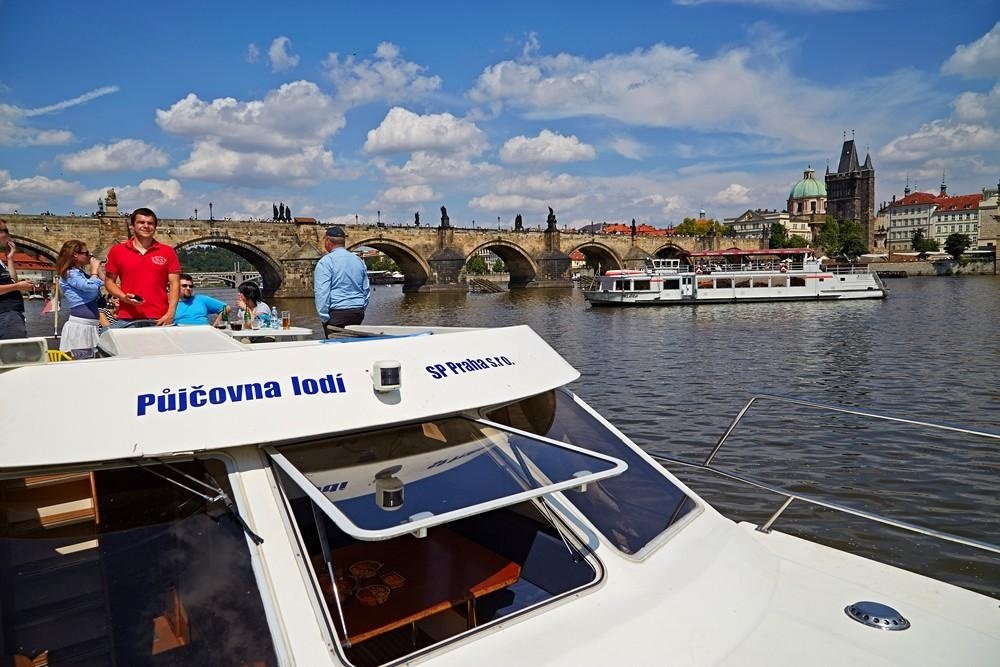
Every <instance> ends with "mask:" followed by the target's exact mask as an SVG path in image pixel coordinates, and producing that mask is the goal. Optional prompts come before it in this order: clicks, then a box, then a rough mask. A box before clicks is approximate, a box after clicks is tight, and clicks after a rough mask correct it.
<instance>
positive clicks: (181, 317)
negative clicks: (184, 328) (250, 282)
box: [174, 273, 226, 325]
mask: <svg viewBox="0 0 1000 667" xmlns="http://www.w3.org/2000/svg"><path fill="white" fill-rule="evenodd" d="M224 312H226V304H225V302H223V301H219V300H218V299H213V298H212V297H210V296H206V295H204V294H195V293H194V278H192V277H191V274H190V273H182V274H181V298H180V299H179V300H178V301H177V312H176V313H174V324H178V325H193V324H213V325H217V324H219V322H221V321H222V314H223V313H224ZM211 315H215V319H214V320H212V321H211V322H209V317H210V316H211Z"/></svg>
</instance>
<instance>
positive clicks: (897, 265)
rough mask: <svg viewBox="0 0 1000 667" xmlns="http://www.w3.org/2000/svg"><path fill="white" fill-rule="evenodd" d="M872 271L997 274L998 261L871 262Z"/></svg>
mask: <svg viewBox="0 0 1000 667" xmlns="http://www.w3.org/2000/svg"><path fill="white" fill-rule="evenodd" d="M869 266H870V267H871V269H872V271H878V272H882V271H885V272H893V273H898V272H901V271H902V272H906V275H907V276H911V277H912V276H993V275H996V274H997V266H996V262H994V261H993V260H990V261H989V262H980V261H968V260H966V261H964V262H963V261H961V260H959V261H957V262H956V261H955V260H953V259H939V260H935V261H933V262H926V261H925V262H921V261H917V262H878V263H877V264H874V263H873V264H869Z"/></svg>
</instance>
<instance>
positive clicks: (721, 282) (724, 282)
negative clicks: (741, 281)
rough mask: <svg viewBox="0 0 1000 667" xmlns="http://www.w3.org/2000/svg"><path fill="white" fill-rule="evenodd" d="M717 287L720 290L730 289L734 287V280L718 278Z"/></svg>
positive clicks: (716, 280)
mask: <svg viewBox="0 0 1000 667" xmlns="http://www.w3.org/2000/svg"><path fill="white" fill-rule="evenodd" d="M715 286H716V288H718V289H730V288H731V287H732V286H733V279H732V278H716V279H715Z"/></svg>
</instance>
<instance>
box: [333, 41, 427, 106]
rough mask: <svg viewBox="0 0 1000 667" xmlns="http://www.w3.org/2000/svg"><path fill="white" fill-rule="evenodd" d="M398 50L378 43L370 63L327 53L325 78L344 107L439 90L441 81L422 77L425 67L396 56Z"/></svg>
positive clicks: (395, 99)
mask: <svg viewBox="0 0 1000 667" xmlns="http://www.w3.org/2000/svg"><path fill="white" fill-rule="evenodd" d="M399 53H400V51H399V47H397V46H396V45H395V44H392V43H391V42H382V43H381V44H379V45H378V48H377V49H376V50H375V57H374V58H372V59H365V60H357V59H356V57H355V56H353V55H350V56H344V58H343V59H341V56H340V54H338V53H330V54H328V55H327V57H326V59H325V60H324V61H323V69H324V71H325V73H326V77H327V78H328V79H329V80H330V82H331V83H333V85H334V86H336V87H337V92H338V95H339V97H340V99H342V100H343V101H344V102H345V103H347V104H349V105H351V106H357V105H361V104H366V103H368V102H373V101H375V100H384V101H386V102H389V103H396V102H404V101H407V100H415V99H420V98H422V97H424V96H426V95H427V94H428V93H431V92H433V91H435V90H437V89H438V88H440V87H441V78H440V77H438V76H425V75H424V74H423V72H424V70H425V69H426V68H425V67H423V66H421V65H418V64H416V63H413V62H409V61H407V60H403V59H402V58H400V55H399Z"/></svg>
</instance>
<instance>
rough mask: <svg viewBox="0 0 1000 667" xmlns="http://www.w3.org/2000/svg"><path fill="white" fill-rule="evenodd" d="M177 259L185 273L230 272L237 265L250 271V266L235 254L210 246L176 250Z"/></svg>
mask: <svg viewBox="0 0 1000 667" xmlns="http://www.w3.org/2000/svg"><path fill="white" fill-rule="evenodd" d="M177 259H179V260H180V261H181V268H182V269H183V270H184V272H185V273H202V272H208V271H232V270H233V267H234V266H236V264H237V263H239V265H240V266H241V267H242V268H244V269H250V268H251V267H252V265H251V264H250V262H248V261H247V260H245V259H243V258H242V257H240V256H239V255H237V254H236V253H234V252H232V251H230V250H226V249H225V248H217V247H215V246H210V245H196V246H189V247H187V248H179V249H178V250H177Z"/></svg>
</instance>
